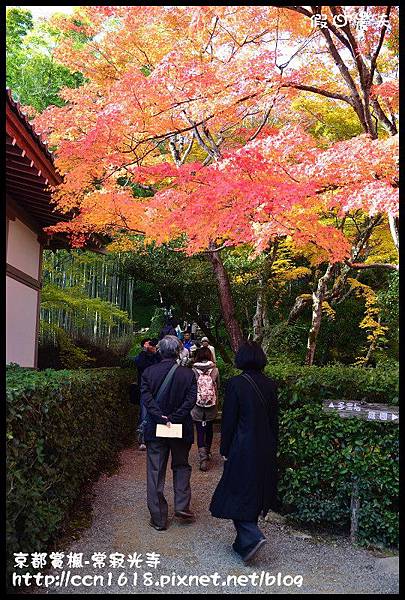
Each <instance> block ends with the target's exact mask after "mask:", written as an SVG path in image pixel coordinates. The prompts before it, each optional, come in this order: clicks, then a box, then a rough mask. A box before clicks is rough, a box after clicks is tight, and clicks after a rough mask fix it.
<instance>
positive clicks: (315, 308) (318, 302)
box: [305, 263, 334, 366]
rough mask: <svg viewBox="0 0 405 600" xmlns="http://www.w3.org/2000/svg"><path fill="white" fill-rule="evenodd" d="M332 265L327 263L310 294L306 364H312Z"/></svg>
mask: <svg viewBox="0 0 405 600" xmlns="http://www.w3.org/2000/svg"><path fill="white" fill-rule="evenodd" d="M333 266H334V265H333V264H332V263H329V265H328V268H327V269H326V272H325V275H323V277H320V279H319V281H318V286H317V289H316V292H313V294H312V322H311V329H310V330H309V334H308V342H307V355H306V357H305V364H306V365H308V366H311V365H313V364H314V356H315V350H316V341H317V339H318V333H319V329H320V327H321V320H322V304H323V301H324V298H325V294H326V290H327V286H328V281H329V279H330V278H331V277H332V273H333Z"/></svg>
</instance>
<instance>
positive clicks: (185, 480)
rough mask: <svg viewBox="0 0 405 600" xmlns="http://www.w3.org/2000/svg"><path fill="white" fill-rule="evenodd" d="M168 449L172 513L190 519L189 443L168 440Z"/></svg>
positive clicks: (191, 514)
mask: <svg viewBox="0 0 405 600" xmlns="http://www.w3.org/2000/svg"><path fill="white" fill-rule="evenodd" d="M170 449H171V454H172V464H171V468H172V471H173V489H174V512H175V514H176V515H177V516H182V517H186V518H187V517H192V516H193V513H192V512H191V511H190V501H191V487H190V477H191V465H190V464H189V462H188V455H189V453H190V449H191V443H190V442H184V441H183V440H170Z"/></svg>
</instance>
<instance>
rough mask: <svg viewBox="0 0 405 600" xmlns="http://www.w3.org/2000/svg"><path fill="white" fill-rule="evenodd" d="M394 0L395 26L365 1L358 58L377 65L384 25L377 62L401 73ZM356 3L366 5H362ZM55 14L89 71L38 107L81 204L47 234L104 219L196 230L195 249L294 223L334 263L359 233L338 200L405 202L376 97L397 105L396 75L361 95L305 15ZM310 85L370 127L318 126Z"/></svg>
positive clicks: (120, 225) (187, 233) (161, 9)
mask: <svg viewBox="0 0 405 600" xmlns="http://www.w3.org/2000/svg"><path fill="white" fill-rule="evenodd" d="M290 8H294V7H290ZM298 8H300V7H298ZM332 8H334V9H335V12H333V10H332ZM332 8H327V7H324V9H323V10H324V11H326V14H327V16H328V19H329V20H330V22H331V29H330V30H328V35H329V36H332V35H333V36H334V42H333V43H334V45H335V47H337V48H338V50H339V51H342V55H343V53H344V52H345V51H347V52H348V50H347V48H344V46H345V40H346V37H347V39H349V32H346V30H345V29H344V28H342V29H337V28H336V27H334V26H333V25H332V18H334V17H336V15H339V14H340V12H341V11H342V7H332ZM391 8H392V11H391V12H390V15H389V16H390V23H391V24H390V26H389V27H388V28H386V31H384V36H382V27H381V24H380V22H381V19H382V18H383V17H384V15H385V14H386V10H387V7H368V9H369V17H370V18H369V23H368V24H367V26H366V27H365V29H364V31H363V32H362V33H361V35H357V37H356V40H355V42H356V47H357V50H358V53H359V54H358V55H356V56H357V58H356V56H354V57H349V58H348V59H347V60H348V62H350V60H351V61H352V62H353V64H354V63H355V62H356V60H357V61H358V56H361V57H362V60H364V64H369V65H371V66H370V67H369V68H370V70H371V69H372V68H373V67H372V63H373V57H374V55H375V53H376V50H377V49H378V52H380V48H379V46H380V42H381V38H382V37H383V40H384V52H381V54H380V57H381V59H380V63H381V64H380V63H376V66H375V67H374V70H378V69H377V66H379V68H380V69H381V70H383V69H384V67H386V72H387V73H390V63H389V61H390V52H392V51H393V50H392V48H393V47H394V46H395V44H394V41H395V35H396V28H397V20H398V18H397V13H396V12H395V9H394V8H393V7H391ZM346 9H347V11H346V13H347V15H348V17H350V18H353V19H354V18H355V16H356V14H358V9H359V7H346ZM356 9H357V13H356ZM303 10H305V9H303ZM339 11H340V12H339ZM54 24H55V26H57V27H58V28H59V29H60V30H61V32H62V33H61V38H60V44H59V46H58V47H57V49H56V50H55V58H56V59H57V60H58V61H59V62H61V63H62V64H64V65H65V66H67V67H68V68H69V69H71V70H72V71H80V72H81V73H83V75H84V76H85V78H86V83H85V84H84V85H82V86H81V87H79V88H77V89H70V88H69V89H68V88H66V89H64V90H63V92H62V97H63V98H64V100H65V101H66V105H65V106H63V107H50V108H48V109H47V110H45V111H44V112H43V113H42V114H41V115H39V116H38V117H37V118H36V120H35V127H36V129H37V130H39V131H41V132H42V133H43V134H44V135H45V136H46V137H47V139H48V141H49V144H50V145H51V146H55V147H56V148H57V150H56V155H57V161H56V164H57V167H58V168H59V170H60V171H61V172H62V173H63V174H64V182H63V184H61V185H60V186H59V188H58V189H57V190H55V193H54V199H55V202H56V203H57V206H58V208H59V210H63V211H65V212H66V213H67V214H69V216H70V217H71V216H72V214H73V215H74V218H73V219H71V220H69V221H67V222H63V223H59V224H58V225H56V226H54V227H51V228H49V233H55V232H58V231H64V232H67V233H68V234H69V235H70V236H71V239H72V242H73V243H74V244H75V245H81V244H83V242H84V240H85V239H86V236H88V235H89V234H90V233H92V232H101V233H106V234H108V235H111V236H112V237H114V235H117V234H121V235H122V234H123V233H128V232H129V233H131V232H132V233H133V232H139V233H143V234H144V235H145V240H146V241H148V240H155V241H157V242H158V243H164V242H167V241H169V240H175V239H177V238H179V237H180V236H183V239H186V251H187V252H188V253H189V254H193V253H197V252H201V251H204V250H207V249H209V248H214V247H221V246H235V245H238V244H242V243H249V244H251V245H252V246H253V247H254V248H255V250H256V251H257V252H260V251H261V250H264V249H265V248H266V246H267V245H268V243H269V241H271V240H272V239H274V238H276V237H277V236H290V237H291V238H292V239H293V240H294V242H295V243H296V244H297V245H298V246H299V245H305V244H308V243H311V244H315V245H316V246H317V247H318V248H319V256H320V260H322V257H325V256H327V257H328V258H329V260H331V261H333V262H334V261H343V260H344V259H345V258H346V257H347V256H348V253H349V243H348V241H347V239H346V238H345V236H344V235H343V233H342V231H341V230H339V229H338V228H336V227H335V226H334V225H333V223H331V222H330V219H329V220H328V219H327V218H326V217H327V215H330V214H331V211H332V212H333V211H335V213H336V214H338V215H343V214H345V213H347V212H350V211H351V210H354V209H358V208H361V209H363V210H364V211H365V212H367V213H369V214H370V215H372V214H376V213H387V214H390V215H394V216H395V215H396V214H397V211H398V197H397V194H398V190H397V143H398V140H397V138H398V136H397V135H393V134H394V133H395V131H393V130H392V128H391V130H390V131H389V132H388V131H387V132H386V133H384V131H383V133H382V134H381V133H378V132H377V129H375V128H373V126H372V124H373V123H374V121H373V120H372V119H371V120H370V118H369V117H370V115H369V113H368V108H367V107H368V104H367V103H371V104H372V105H373V106H374V110H375V111H376V112H375V114H379V112H378V111H379V110H380V109H381V111H385V112H386V113H387V114H391V115H392V116H393V115H394V114H395V111H396V110H397V97H398V87H397V83H396V80H395V77H391V78H388V79H387V81H382V80H381V81H379V79H378V78H377V79H373V77H372V78H371V81H369V84H367V85H366V87H365V88H364V89H366V90H368V91H367V98H366V97H365V95H364V93H363V97H362V100H361V102H363V104H364V107H365V108H364V110H363V109H362V108H361V107H362V106H363V104H361V106H360V105H359V104H358V103H357V100H356V99H355V100H353V99H352V98H353V94H352V95H350V94H349V93H348V90H347V85H346V83H345V81H346V80H345V79H341V78H339V76H338V75H339V74H338V71H337V68H336V66H335V67H333V64H332V62H331V57H330V54H329V53H328V52H326V50H328V44H329V41H328V38H327V36H326V34H325V33H324V32H323V31H322V30H321V29H320V28H319V27H316V26H314V25H313V23H311V20H310V19H309V18H308V15H305V14H304V13H302V12H299V11H293V10H289V9H287V8H277V7H272V6H236V7H232V6H202V7H198V6H188V7H182V6H175V7H169V6H154V7H147V6H132V7H126V6H125V7H120V6H113V7H108V6H101V7H100V6H98V7H97V6H87V7H78V8H77V9H76V11H75V13H74V14H73V15H72V16H68V17H67V16H63V17H62V16H59V17H55V18H54ZM333 27H334V28H335V31H333ZM286 40H287V41H286ZM353 43H354V42H353ZM390 43H391V50H390V49H389V44H390ZM387 44H388V46H387V47H388V49H386V45H387ZM346 45H347V44H346ZM381 45H382V42H381ZM329 50H330V45H329ZM394 50H395V48H394ZM370 57H371V58H370ZM367 61H369V62H367ZM358 66H359V65H358ZM338 67H339V70H340V71H341V73H343V74H344V73H345V71H344V69H343V70H342V69H340V66H339V65H338ZM360 67H361V64H360V66H359V68H360ZM365 68H366V67H364V69H365ZM348 71H349V77H351V78H352V80H354V76H352V75H350V70H349V69H348ZM360 72H362V71H361V69H360ZM364 73H365V70H363V75H364ZM380 77H381V75H380ZM364 78H365V75H364V77H363V79H364ZM360 79H361V77H360ZM354 83H355V84H356V82H354ZM361 83H363V84H364V85H365V80H364V81H362V82H361ZM349 84H350V80H348V85H349ZM350 85H351V84H350ZM350 85H349V87H350ZM314 89H316V90H317V91H314ZM359 89H360V87H359ZM302 93H310V94H314V93H318V94H320V95H321V96H322V97H323V98H326V99H332V100H333V101H334V102H336V103H337V104H338V105H339V106H343V105H344V106H347V107H348V110H350V111H354V113H355V114H357V115H359V118H360V117H361V118H360V122H361V123H362V126H363V130H364V133H363V134H361V135H358V136H356V137H353V138H351V139H344V140H340V141H334V142H327V141H325V140H324V139H322V140H321V139H317V138H316V137H314V136H312V135H311V134H309V133H308V131H307V130H306V129H305V127H304V126H303V125H302V124H300V123H299V122H297V119H296V118H295V114H294V110H293V109H292V107H291V104H292V101H293V100H294V99H295V98H296V97H297V95H299V94H302ZM351 93H354V92H353V90H351ZM373 103H374V104H373ZM354 113H353V114H354ZM393 118H394V117H393ZM270 119H271V123H270ZM362 119H363V120H362ZM363 121H364V122H363ZM381 123H382V125H384V120H383V119H382V117H381ZM385 125H386V123H385ZM139 191H141V192H142V191H143V192H145V193H139Z"/></svg>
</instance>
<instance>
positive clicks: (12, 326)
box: [6, 267, 39, 367]
mask: <svg viewBox="0 0 405 600" xmlns="http://www.w3.org/2000/svg"><path fill="white" fill-rule="evenodd" d="M19 268H20V267H19ZM38 294H39V292H38V291H37V290H34V289H32V288H30V287H28V286H27V285H24V284H23V283H20V282H19V281H16V280H15V279H12V278H11V277H9V276H7V277H6V363H10V362H15V363H18V364H19V365H20V366H21V367H34V366H35V364H34V363H35V347H36V343H37V340H36V339H35V332H36V323H37V302H38Z"/></svg>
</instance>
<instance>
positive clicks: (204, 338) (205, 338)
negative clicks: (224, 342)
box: [201, 337, 209, 342]
mask: <svg viewBox="0 0 405 600" xmlns="http://www.w3.org/2000/svg"><path fill="white" fill-rule="evenodd" d="M201 341H202V342H209V339H208V338H207V337H203V338H201Z"/></svg>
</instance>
